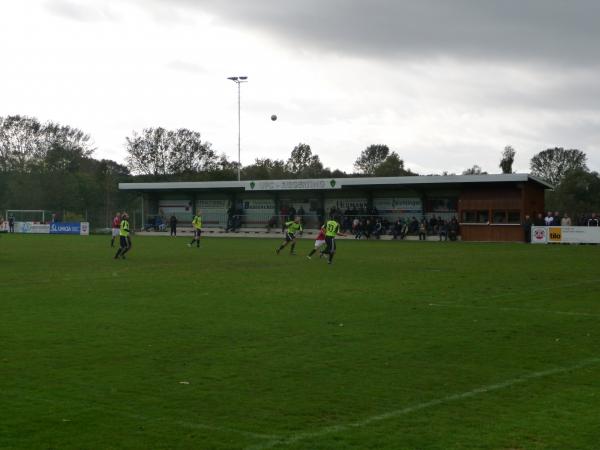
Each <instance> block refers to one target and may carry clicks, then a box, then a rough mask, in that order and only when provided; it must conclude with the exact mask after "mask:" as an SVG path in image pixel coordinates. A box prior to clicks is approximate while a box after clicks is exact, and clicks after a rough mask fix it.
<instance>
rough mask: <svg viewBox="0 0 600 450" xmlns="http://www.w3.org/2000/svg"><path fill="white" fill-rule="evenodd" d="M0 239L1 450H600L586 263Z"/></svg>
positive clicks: (594, 286)
mask: <svg viewBox="0 0 600 450" xmlns="http://www.w3.org/2000/svg"><path fill="white" fill-rule="evenodd" d="M109 239H110V238H108V237H100V236H92V237H88V238H85V237H78V236H23V235H3V236H0V268H1V270H0V289H1V290H0V448H2V449H78V450H79V449H248V450H250V449H252V450H263V449H284V450H298V449H310V450H315V449H354V450H364V449H391V450H392V449H393V450H397V449H419V450H421V449H440V450H448V449H503V450H509V449H511V450H521V449H523V450H524V449H569V450H574V449H597V448H600V421H599V418H600V327H599V321H600V293H599V292H600V247H598V246H526V245H519V244H475V243H437V242H426V243H419V242H390V241H386V242H376V241H370V242H366V241H360V242H356V241H340V242H339V243H338V254H337V256H336V259H335V260H334V264H333V265H332V266H328V265H327V264H326V263H325V262H324V261H323V260H319V259H318V258H313V259H312V260H310V261H309V260H308V259H306V257H305V255H306V253H308V251H309V250H310V249H311V248H312V244H313V241H312V240H310V239H302V240H301V241H300V242H299V244H298V248H297V250H298V256H290V255H289V251H288V249H285V250H284V251H282V253H281V255H279V256H276V255H275V251H274V250H275V248H276V246H277V245H278V243H279V240H274V239H254V240H252V239H224V238H210V237H208V238H203V239H204V240H203V242H202V248H201V249H199V250H198V249H196V248H191V249H190V248H188V247H187V246H186V244H187V242H188V240H189V238H177V239H170V238H166V237H165V238H142V237H134V241H133V243H134V247H133V250H132V251H131V253H130V254H129V255H128V259H127V260H118V261H116V260H114V259H113V258H112V256H113V253H114V251H113V249H111V248H109Z"/></svg>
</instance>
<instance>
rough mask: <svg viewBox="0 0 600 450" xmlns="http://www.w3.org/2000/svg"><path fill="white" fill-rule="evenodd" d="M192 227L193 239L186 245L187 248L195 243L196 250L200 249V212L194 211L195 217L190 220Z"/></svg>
mask: <svg viewBox="0 0 600 450" xmlns="http://www.w3.org/2000/svg"><path fill="white" fill-rule="evenodd" d="M192 226H193V227H194V239H192V242H190V243H189V244H188V247H191V246H192V245H194V242H196V248H200V235H201V234H202V215H201V214H200V211H196V215H195V216H194V218H193V219H192Z"/></svg>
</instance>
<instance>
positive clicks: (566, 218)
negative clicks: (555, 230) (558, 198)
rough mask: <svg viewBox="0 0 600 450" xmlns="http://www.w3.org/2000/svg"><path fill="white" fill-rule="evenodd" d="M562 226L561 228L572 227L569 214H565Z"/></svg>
mask: <svg viewBox="0 0 600 450" xmlns="http://www.w3.org/2000/svg"><path fill="white" fill-rule="evenodd" d="M560 226H561V227H570V226H571V218H570V217H569V215H568V214H567V213H565V215H564V216H563V218H562V219H561V220H560Z"/></svg>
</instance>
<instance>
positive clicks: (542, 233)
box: [531, 227, 548, 244]
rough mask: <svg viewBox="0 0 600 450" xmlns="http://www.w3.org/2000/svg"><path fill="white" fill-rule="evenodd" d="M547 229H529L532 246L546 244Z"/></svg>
mask: <svg viewBox="0 0 600 450" xmlns="http://www.w3.org/2000/svg"><path fill="white" fill-rule="evenodd" d="M546 228H547V227H531V243H532V244H547V243H548V230H547V229H546Z"/></svg>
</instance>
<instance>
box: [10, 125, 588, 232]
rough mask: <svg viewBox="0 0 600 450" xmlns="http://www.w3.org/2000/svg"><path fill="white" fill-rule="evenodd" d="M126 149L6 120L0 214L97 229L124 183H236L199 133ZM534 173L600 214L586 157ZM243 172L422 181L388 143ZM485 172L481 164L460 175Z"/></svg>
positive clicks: (137, 137) (570, 201) (118, 201)
mask: <svg viewBox="0 0 600 450" xmlns="http://www.w3.org/2000/svg"><path fill="white" fill-rule="evenodd" d="M125 149H126V152H127V158H126V165H122V164H119V163H117V162H115V161H112V160H108V159H95V158H94V156H93V155H94V152H95V150H96V148H95V147H94V145H93V141H92V139H91V136H90V135H89V134H88V133H85V132H84V131H82V130H79V129H77V128H74V127H71V126H69V125H61V124H58V123H55V122H46V123H42V122H40V121H39V120H38V119H36V118H32V117H26V116H8V117H0V209H2V210H4V209H45V210H50V211H57V212H59V213H60V212H64V214H65V215H66V214H67V212H70V213H76V215H79V216H83V215H84V214H85V215H86V217H85V218H87V219H88V220H90V221H91V222H92V223H93V224H94V225H95V226H106V225H107V224H108V223H109V221H110V217H111V214H112V213H113V212H114V210H116V209H120V208H125V207H128V205H130V204H131V202H132V201H133V200H134V197H132V194H130V193H123V192H120V191H119V190H118V183H119V182H124V181H130V182H131V181H166V180H169V181H191V180H195V181H223V180H235V179H237V170H238V163H237V162H235V161H230V160H229V159H228V158H227V157H226V155H224V154H222V153H218V152H217V151H215V150H214V149H213V147H212V144H211V143H210V142H208V141H206V140H204V139H203V138H202V136H201V134H200V133H199V132H197V131H193V130H188V129H185V128H180V129H176V130H167V129H165V128H162V127H155V128H145V129H143V130H141V131H139V132H138V131H134V132H133V133H132V134H131V136H128V137H126V138H125ZM515 155H516V151H515V149H514V148H512V147H511V146H507V147H505V148H504V150H503V151H502V153H501V159H500V164H499V168H500V169H501V171H502V173H512V166H513V162H514V159H515ZM530 171H531V173H532V174H533V175H536V176H538V177H540V178H542V179H545V180H547V181H549V182H550V183H552V184H553V185H554V186H555V190H554V191H552V192H549V193H548V198H547V203H548V206H549V208H551V209H558V210H561V211H569V212H571V213H572V214H576V213H580V212H589V211H592V210H593V211H597V210H600V177H599V175H598V173H597V172H593V171H590V170H589V169H588V167H587V156H586V155H585V153H583V152H581V151H580V150H577V149H566V150H565V149H564V148H559V147H556V148H550V149H546V150H543V151H541V152H539V153H538V154H536V155H534V157H533V158H532V159H531V161H530ZM240 172H241V176H242V178H243V179H246V180H258V179H261V180H262V179H294V178H341V177H350V176H352V177H360V176H378V177H386V176H409V175H418V174H417V173H414V172H413V171H411V170H410V169H408V168H406V167H405V165H404V161H403V159H402V158H401V157H400V156H399V154H398V153H397V152H395V151H391V150H390V148H389V147H388V146H387V145H384V144H373V145H369V146H368V147H367V148H365V149H364V150H363V151H362V152H361V153H360V155H359V156H358V157H357V159H356V160H355V162H354V172H352V173H347V172H345V171H342V170H339V169H335V168H334V169H331V168H329V167H325V166H324V164H323V163H322V161H321V159H320V158H319V155H317V154H314V153H313V151H312V149H311V147H310V145H309V144H306V143H299V144H298V145H296V146H295V147H294V148H293V149H292V150H291V152H290V155H289V157H288V158H287V159H271V158H257V159H256V160H255V161H254V162H253V163H252V164H249V165H247V166H243V167H240ZM484 173H485V172H483V171H482V169H481V167H480V166H478V165H474V166H473V167H471V168H469V169H466V170H465V171H464V172H462V174H463V175H479V174H484ZM447 174H448V173H446V172H444V175H447ZM81 218H84V217H81Z"/></svg>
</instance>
